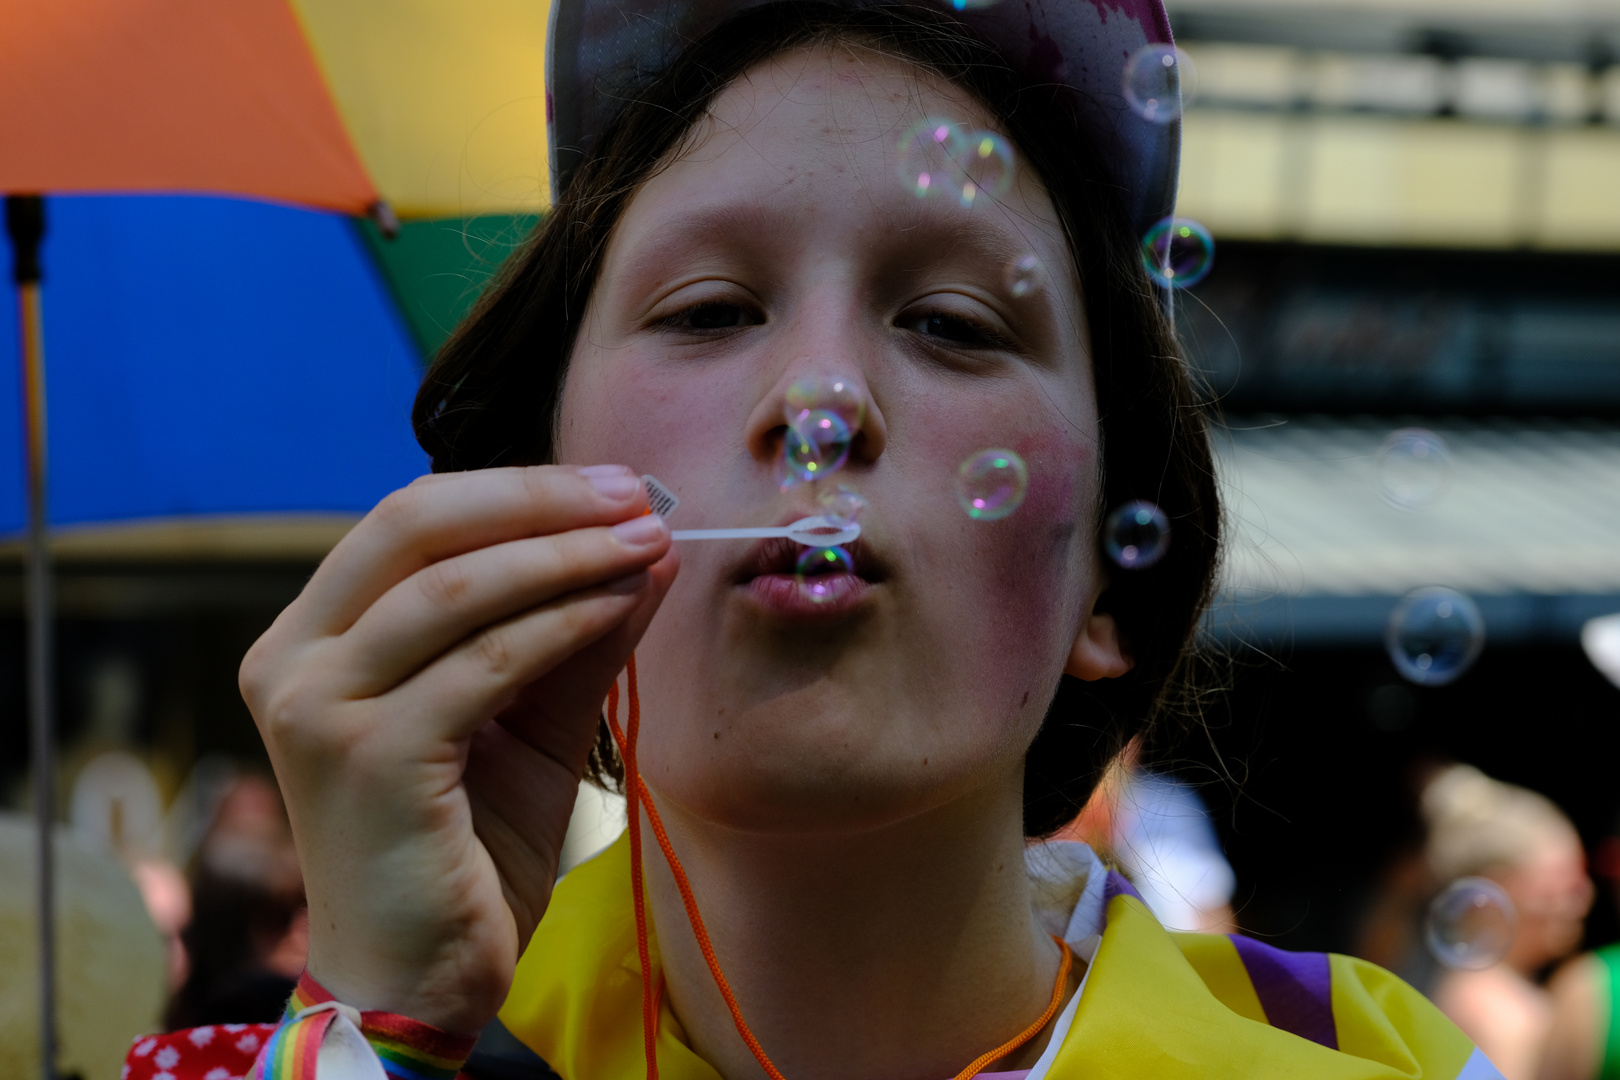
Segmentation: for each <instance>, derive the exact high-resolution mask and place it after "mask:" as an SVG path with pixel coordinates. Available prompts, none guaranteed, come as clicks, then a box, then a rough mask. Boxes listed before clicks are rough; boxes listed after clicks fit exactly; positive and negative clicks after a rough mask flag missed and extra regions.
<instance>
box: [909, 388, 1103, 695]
mask: <svg viewBox="0 0 1620 1080" xmlns="http://www.w3.org/2000/svg"><path fill="white" fill-rule="evenodd" d="M1031 428H1032V424H1031V421H1030V419H1028V418H1026V419H1024V420H1023V422H1022V423H1020V424H1017V425H1013V424H1000V425H997V424H993V423H987V424H985V425H984V426H983V427H968V428H967V430H965V431H963V430H958V432H957V433H956V434H955V437H951V436H950V435H946V434H943V433H942V434H940V435H938V436H935V437H933V438H931V439H928V440H926V442H925V449H924V451H923V452H924V453H927V454H929V455H931V456H932V458H933V460H934V461H936V462H938V463H939V464H938V465H937V466H936V468H938V469H940V471H941V472H943V473H944V475H943V476H942V478H941V479H942V485H941V486H943V487H944V488H945V491H946V492H947V493H948V494H947V495H946V497H945V499H944V500H943V503H944V505H943V506H942V507H940V508H939V510H938V511H937V513H939V514H941V515H944V520H946V521H948V522H949V525H948V527H946V528H944V529H942V532H943V533H944V534H945V536H946V538H947V543H946V545H945V546H944V549H943V550H942V551H941V555H942V557H943V559H944V561H945V562H946V563H947V564H948V565H949V566H950V567H951V570H950V571H949V572H948V574H949V576H950V577H951V578H952V579H953V581H954V585H955V587H954V588H953V589H952V590H951V594H952V595H953V596H954V598H955V604H956V606H959V607H960V608H962V609H964V610H963V611H962V612H960V613H959V614H958V615H957V616H956V618H954V619H951V620H949V621H948V622H947V624H946V625H947V626H951V627H954V628H955V629H954V630H953V631H952V632H953V633H954V634H957V635H960V636H961V637H962V638H964V639H965V640H962V641H961V642H960V648H962V649H965V650H971V653H972V656H973V657H975V658H977V660H978V663H976V664H975V665H974V666H976V667H979V668H980V670H981V675H982V673H985V672H995V673H998V676H999V675H1005V676H1007V677H1011V678H1014V679H1015V680H1016V681H1018V682H1020V683H1027V684H1030V685H1029V686H1025V687H1023V688H1024V689H1032V690H1035V686H1034V684H1036V683H1037V682H1039V681H1041V680H1046V679H1048V678H1055V677H1056V673H1055V671H1054V670H1053V668H1054V666H1055V667H1056V668H1058V669H1061V667H1062V665H1063V663H1064V662H1065V661H1066V658H1067V655H1068V651H1069V647H1070V645H1071V644H1072V642H1073V638H1074V634H1075V631H1076V630H1077V629H1078V627H1079V620H1080V618H1081V617H1082V616H1083V615H1084V614H1085V606H1086V605H1087V604H1089V602H1090V600H1091V593H1092V591H1093V586H1094V583H1095V580H1096V573H1097V569H1096V558H1095V554H1094V552H1093V548H1094V545H1093V543H1092V533H1093V531H1094V530H1093V517H1094V503H1095V497H1096V487H1097V455H1096V448H1095V444H1093V443H1089V442H1085V441H1082V440H1081V439H1079V438H1077V437H1076V436H1075V434H1074V433H1073V432H1072V431H1070V430H1068V429H1067V428H1066V427H1064V428H1060V427H1058V426H1057V425H1050V426H1048V427H1046V428H1045V429H1044V430H1031ZM1020 429H1021V430H1020ZM988 447H996V448H1000V449H1008V450H1012V451H1014V452H1015V453H1017V454H1018V455H1019V456H1020V457H1021V458H1022V459H1023V460H1024V463H1025V467H1026V468H1027V470H1028V474H1029V481H1028V485H1027V487H1026V488H1025V492H1024V499H1023V502H1022V504H1021V505H1020V506H1019V507H1018V509H1017V510H1015V511H1014V512H1013V513H1011V514H1009V515H1008V516H1007V517H1005V518H1001V519H999V520H995V521H982V520H974V519H972V518H970V517H969V516H968V514H967V513H966V511H965V510H964V509H963V508H962V506H961V505H960V503H959V501H958V499H957V494H956V490H957V489H956V467H957V465H958V463H960V462H961V461H963V460H965V459H967V458H968V457H969V456H971V455H973V454H974V453H976V452H977V451H979V450H983V449H986V448H988ZM936 520H940V519H939V518H936ZM961 659H962V660H963V661H968V660H969V658H968V657H967V656H962V657H961ZM988 681H989V682H991V683H999V682H1001V681H1002V679H1001V678H1000V677H991V678H989V680H988ZM1018 692H1019V694H1020V695H1021V694H1022V689H1020V690H1019V691H1018ZM1044 692H1045V691H1044V690H1036V694H1037V696H1039V694H1042V693H1044Z"/></svg>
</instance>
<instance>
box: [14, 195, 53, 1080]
mask: <svg viewBox="0 0 1620 1080" xmlns="http://www.w3.org/2000/svg"><path fill="white" fill-rule="evenodd" d="M6 231H7V232H8V233H9V234H10V235H11V248H12V278H13V280H14V281H15V282H16V286H17V325H18V328H19V329H20V330H21V331H22V355H21V359H22V381H23V417H24V424H23V429H24V432H25V438H26V440H27V447H26V459H27V469H28V544H27V566H26V569H25V574H26V578H27V580H26V582H25V592H26V599H27V607H28V718H29V736H30V741H31V742H32V743H33V751H34V752H33V774H34V824H35V827H36V828H37V829H38V831H39V832H38V840H37V853H36V863H35V867H34V871H35V883H36V886H37V889H38V894H37V900H38V905H39V1065H40V1076H41V1077H43V1080H56V898H55V892H56V873H55V866H54V863H55V858H54V856H55V852H54V850H53V846H52V843H51V835H52V831H53V830H52V826H53V825H54V824H55V821H56V792H55V790H54V789H55V778H56V733H55V730H54V728H55V725H54V723H53V722H52V721H53V719H54V710H53V707H52V702H51V691H52V689H53V687H52V674H53V671H52V664H51V607H52V604H51V568H50V550H49V548H48V547H47V546H46V532H47V519H46V507H45V349H44V340H43V336H42V334H43V325H42V319H41V315H40V307H39V278H40V273H39V244H40V240H41V239H43V237H44V235H45V202H44V200H43V199H42V198H41V197H40V196H38V195H11V196H8V197H7V198H6Z"/></svg>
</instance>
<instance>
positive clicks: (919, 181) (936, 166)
mask: <svg viewBox="0 0 1620 1080" xmlns="http://www.w3.org/2000/svg"><path fill="white" fill-rule="evenodd" d="M896 149H897V151H898V154H899V159H900V164H899V171H900V182H901V183H902V184H904V185H905V186H906V190H907V191H910V192H911V193H912V194H913V195H915V196H917V197H918V198H919V199H926V198H928V197H929V196H931V195H936V194H938V193H939V192H941V191H947V190H951V189H953V188H957V189H959V188H960V179H961V176H960V174H961V165H960V164H958V160H959V159H960V158H961V156H962V154H963V152H964V151H965V150H966V149H967V133H966V132H965V131H964V130H963V128H962V125H961V124H958V123H956V122H955V121H954V120H947V119H944V118H943V117H938V116H930V117H928V118H927V119H925V120H919V121H918V122H917V123H915V124H913V125H911V127H909V128H907V129H906V133H905V134H904V135H902V136H900V144H899V146H898V147H897V148H896Z"/></svg>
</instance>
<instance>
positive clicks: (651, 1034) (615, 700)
mask: <svg viewBox="0 0 1620 1080" xmlns="http://www.w3.org/2000/svg"><path fill="white" fill-rule="evenodd" d="M625 674H626V683H627V686H626V689H627V690H628V694H627V695H626V696H627V697H628V698H629V716H628V717H627V719H626V723H625V730H620V728H619V684H618V682H617V680H615V681H614V684H613V685H612V686H611V687H610V688H609V689H608V700H607V706H608V713H607V716H608V730H609V731H610V732H612V734H613V741H614V742H615V743H616V744H617V745H618V747H619V757H620V758H621V759H622V760H623V761H624V779H625V789H626V794H629V793H632V792H633V793H634V794H635V795H636V797H637V800H639V802H640V803H641V805H642V806H643V807H645V808H646V811H647V821H648V823H649V824H651V825H652V830H653V836H654V837H656V838H657V840H658V847H659V849H660V850H661V851H663V853H664V860H665V861H666V862H668V863H669V869H670V872H671V873H672V874H674V876H675V887H676V888H677V889H678V890H680V894H681V903H682V904H683V905H684V906H685V908H686V919H687V921H688V922H689V923H691V925H692V934H693V935H694V936H695V937H696V938H697V943H698V949H699V950H701V951H702V953H703V961H704V963H706V964H708V966H709V974H710V975H712V976H714V984H715V986H716V987H718V988H719V990H720V996H721V997H722V998H724V999H725V1002H726V1008H727V1009H729V1010H730V1011H731V1019H732V1022H733V1023H734V1024H736V1026H737V1034H738V1035H741V1036H742V1040H743V1042H744V1043H746V1044H747V1046H748V1049H749V1050H750V1051H751V1052H752V1053H753V1055H754V1060H756V1061H758V1062H759V1064H760V1067H761V1068H763V1069H764V1070H765V1073H766V1075H767V1076H769V1077H770V1078H771V1080H787V1078H786V1077H784V1076H783V1075H782V1073H781V1071H780V1070H779V1069H777V1067H776V1066H775V1065H773V1064H772V1063H771V1059H770V1058H769V1057H768V1056H767V1055H766V1053H765V1048H764V1047H763V1046H761V1045H760V1044H759V1040H758V1039H756V1038H754V1033H753V1032H752V1031H750V1030H749V1028H748V1022H747V1021H746V1020H744V1019H743V1015H742V1009H741V1008H739V1007H738V1005H737V998H736V996H735V995H734V994H733V993H732V992H731V984H730V983H728V982H727V981H726V976H725V974H724V973H723V972H722V971H721V970H720V960H719V958H718V957H717V956H715V953H714V945H713V944H712V943H710V941H709V931H708V928H707V927H705V926H704V925H703V916H702V915H701V914H700V913H699V912H698V906H697V898H696V897H695V896H693V895H692V884H691V882H690V881H688V880H687V877H686V868H685V867H683V866H682V865H681V860H680V858H679V857H678V856H676V854H675V848H674V846H673V845H672V844H671V843H670V842H669V833H668V832H666V831H665V830H664V823H663V821H662V819H660V818H659V816H658V808H657V807H656V806H654V805H653V799H652V792H651V791H649V790H648V789H647V785H646V783H645V782H643V781H642V779H641V770H640V768H639V766H638V763H637V761H636V737H637V736H638V735H639V734H640V730H641V698H640V695H638V694H637V693H636V658H635V656H634V654H632V655H631V657H630V662H629V664H628V665H626V668H625ZM626 809H627V810H628V811H629V813H628V818H629V822H628V825H629V830H630V887H631V889H632V890H633V892H634V894H635V909H636V950H637V953H638V954H639V958H640V960H641V1031H642V1039H643V1041H644V1043H645V1045H646V1054H647V1080H658V1055H657V1040H658V1004H659V999H660V998H661V997H662V996H663V994H662V991H663V983H662V980H660V981H659V985H657V986H654V985H653V977H652V963H651V959H650V951H649V949H648V945H647V901H646V896H645V895H644V886H643V876H642V865H641V814H640V813H639V812H638V811H637V808H636V806H635V805H634V803H631V804H630V805H629V806H627V807H626ZM1052 940H1053V941H1055V942H1057V944H1058V948H1059V949H1061V950H1062V952H1063V959H1062V960H1061V962H1060V963H1059V964H1058V973H1057V980H1056V982H1054V983H1053V985H1052V999H1051V1001H1049V1002H1048V1003H1047V1005H1046V1011H1045V1012H1043V1013H1041V1015H1040V1016H1039V1017H1037V1018H1036V1019H1035V1022H1034V1023H1032V1024H1030V1025H1029V1027H1027V1028H1025V1029H1024V1030H1023V1031H1021V1032H1019V1033H1018V1034H1017V1035H1015V1036H1013V1037H1012V1038H1011V1039H1008V1040H1007V1041H1006V1042H1004V1043H1002V1044H1001V1045H1000V1046H998V1047H996V1048H995V1049H994V1050H991V1051H989V1052H987V1053H985V1054H982V1055H980V1056H979V1057H977V1058H975V1059H974V1060H973V1061H972V1063H970V1064H969V1065H968V1067H967V1068H965V1069H963V1070H962V1071H961V1072H959V1073H957V1074H956V1077H955V1080H971V1078H972V1077H973V1076H975V1075H976V1074H977V1073H978V1072H979V1071H980V1070H981V1069H983V1068H984V1067H985V1066H986V1065H989V1064H990V1063H991V1062H994V1061H999V1060H1000V1059H1002V1058H1004V1057H1006V1056H1007V1055H1008V1054H1011V1053H1012V1052H1013V1051H1015V1050H1017V1049H1018V1048H1019V1047H1021V1046H1023V1045H1024V1044H1025V1043H1027V1042H1029V1041H1030V1040H1031V1039H1033V1038H1034V1037H1035V1036H1036V1035H1038V1034H1040V1032H1041V1029H1042V1028H1044V1027H1046V1025H1047V1024H1048V1023H1050V1022H1051V1020H1052V1017H1054V1016H1056V1015H1057V1011H1058V1008H1059V1007H1060V1006H1061V1005H1062V1004H1063V992H1064V991H1065V990H1066V989H1068V985H1069V969H1070V968H1071V967H1072V966H1073V963H1074V954H1073V953H1071V952H1070V951H1069V946H1068V944H1067V943H1066V942H1064V940H1063V939H1062V938H1060V937H1058V936H1057V935H1056V934H1054V935H1052Z"/></svg>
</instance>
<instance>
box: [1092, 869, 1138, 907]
mask: <svg viewBox="0 0 1620 1080" xmlns="http://www.w3.org/2000/svg"><path fill="white" fill-rule="evenodd" d="M1116 896H1134V897H1136V898H1137V899H1138V900H1142V894H1141V893H1139V892H1137V891H1136V886H1135V885H1132V884H1131V883H1130V881H1129V880H1127V879H1126V877H1125V875H1124V874H1122V873H1120V872H1119V871H1118V870H1110V871H1108V876H1107V877H1105V878H1103V908H1104V910H1106V909H1107V907H1108V905H1109V904H1111V903H1113V901H1114V897H1116ZM1142 902H1143V903H1144V904H1145V903H1147V901H1145V900H1143V901H1142Z"/></svg>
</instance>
